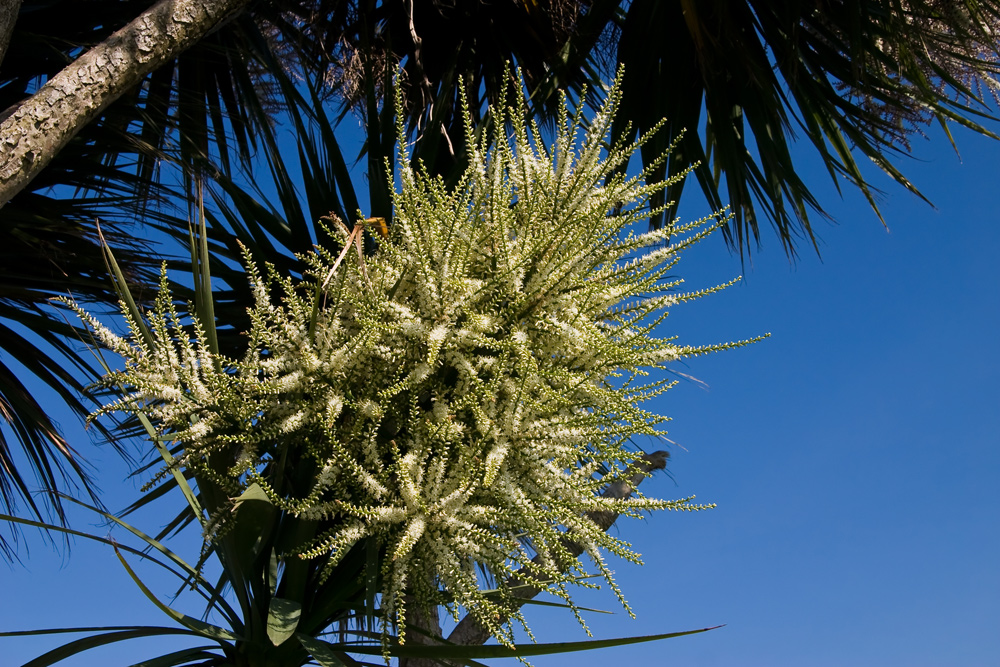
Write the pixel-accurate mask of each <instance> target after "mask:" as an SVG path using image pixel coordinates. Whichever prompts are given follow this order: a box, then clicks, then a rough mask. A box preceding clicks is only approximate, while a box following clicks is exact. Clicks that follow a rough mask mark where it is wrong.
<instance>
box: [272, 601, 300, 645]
mask: <svg viewBox="0 0 1000 667" xmlns="http://www.w3.org/2000/svg"><path fill="white" fill-rule="evenodd" d="M301 615H302V604H301V603H299V602H296V601H295V600H286V599H284V598H271V604H270V606H269V607H268V610H267V636H268V638H269V639H270V640H271V643H272V644H274V645H275V646H281V645H282V644H283V643H285V641H286V640H287V639H288V638H289V637H291V636H292V635H294V634H295V628H297V627H298V625H299V617H300V616H301Z"/></svg>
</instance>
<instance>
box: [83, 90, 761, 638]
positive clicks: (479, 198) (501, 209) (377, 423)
mask: <svg viewBox="0 0 1000 667" xmlns="http://www.w3.org/2000/svg"><path fill="white" fill-rule="evenodd" d="M616 102H617V95H616V93H615V92H614V90H612V92H611V93H610V94H609V99H608V101H607V103H606V104H605V105H604V107H603V109H601V110H600V112H599V113H598V114H597V115H596V117H595V118H593V119H592V120H591V121H590V122H589V123H584V121H583V113H582V109H577V110H576V113H575V114H574V115H571V113H570V112H569V111H567V112H566V113H565V114H564V117H563V118H562V121H561V122H560V124H559V126H558V128H557V132H556V134H557V136H556V139H555V142H554V143H553V144H552V145H551V146H548V147H545V146H544V144H543V142H542V139H541V134H540V132H539V130H538V128H536V127H534V126H533V125H531V124H530V123H528V122H526V121H525V120H524V118H525V115H524V109H523V102H521V103H517V104H515V105H514V107H513V108H511V109H508V111H507V112H506V113H505V114H504V113H502V112H501V111H500V110H495V111H494V113H495V117H496V118H497V119H498V120H500V119H503V120H504V121H505V123H498V126H499V127H507V128H509V129H510V130H511V135H510V136H509V137H505V136H503V135H502V134H498V135H497V136H495V137H494V138H493V141H492V142H491V143H490V144H489V145H487V144H486V143H480V144H474V145H472V147H471V148H470V149H469V150H470V152H469V161H470V166H469V168H468V170H467V171H466V173H465V175H464V177H463V178H462V180H461V181H460V182H459V184H458V185H457V186H455V187H446V186H445V184H444V183H443V182H442V181H441V180H440V179H437V178H434V177H431V176H428V175H427V174H425V173H422V172H420V171H419V170H411V169H408V168H405V167H402V166H401V167H400V171H401V174H400V176H399V178H398V184H397V193H396V194H395V200H394V217H393V222H392V225H391V228H390V230H389V235H388V238H386V239H380V240H379V247H378V248H377V250H376V251H375V252H374V253H373V254H371V255H370V256H368V257H367V258H363V257H353V256H352V255H348V256H347V261H343V262H342V263H340V265H339V266H337V267H336V270H335V271H334V270H333V269H332V267H334V266H335V265H336V264H337V258H336V257H335V256H334V255H333V254H332V253H329V252H327V251H324V250H322V249H318V250H317V251H316V253H315V254H313V255H311V256H308V257H303V258H302V259H303V261H304V262H305V263H306V266H308V269H307V271H306V277H305V279H303V280H301V281H294V280H292V279H291V278H289V277H287V276H279V275H276V274H275V272H274V271H273V270H268V271H266V272H265V274H264V275H261V274H259V273H257V272H255V271H254V270H253V269H250V270H248V273H249V275H250V279H251V280H252V284H253V287H254V293H255V295H256V302H255V304H254V305H253V307H252V308H251V310H250V314H251V320H252V327H251V329H250V331H249V332H248V337H249V352H248V353H247V355H246V356H245V357H244V358H243V359H241V360H236V359H229V358H225V357H223V356H221V355H217V354H212V353H210V352H209V349H210V346H209V345H208V342H207V341H206V335H205V333H204V332H203V330H202V326H201V325H200V324H199V323H198V322H195V326H194V327H193V331H194V334H193V335H192V334H191V331H192V328H191V327H188V328H185V327H184V326H183V322H182V317H181V316H180V315H178V313H177V311H176V310H175V308H174V306H173V304H172V302H171V297H170V295H169V293H168V292H167V290H166V289H165V288H164V289H162V290H161V294H160V297H159V299H158V301H157V303H156V308H155V309H154V312H152V313H151V314H150V316H149V320H150V322H151V326H150V330H151V332H152V334H153V336H152V339H153V341H154V342H153V344H152V345H150V344H147V343H146V342H144V341H143V337H142V336H141V335H140V334H139V331H138V330H139V328H140V327H139V323H137V322H134V321H133V322H132V323H131V325H132V335H131V337H128V338H120V337H117V336H115V335H114V334H112V333H111V332H109V331H108V330H106V329H105V328H103V327H102V326H101V325H100V324H99V323H97V322H96V321H93V320H92V318H90V323H91V325H92V326H93V327H94V328H95V329H96V330H97V331H98V334H99V336H100V338H101V340H102V341H103V342H104V343H105V344H106V345H108V346H109V347H110V348H111V349H112V350H114V351H115V352H117V353H118V354H120V355H121V356H122V357H124V359H125V363H126V366H125V369H124V370H122V371H120V372H117V373H114V374H112V375H110V376H109V378H108V381H109V382H110V383H112V384H114V385H117V386H121V387H124V388H125V389H124V390H123V391H124V395H123V397H122V398H121V399H120V400H119V401H118V402H117V403H114V404H112V405H110V406H107V407H105V409H104V412H108V411H112V410H126V411H141V412H143V413H144V414H146V415H147V416H148V417H149V418H150V419H151V421H152V422H153V423H154V424H155V425H156V427H157V428H158V429H159V431H160V437H161V438H162V439H163V440H168V441H173V442H176V443H179V445H180V448H179V456H178V457H177V458H176V459H175V460H174V461H173V462H172V463H171V466H174V467H177V468H183V469H187V470H189V471H191V472H192V474H193V475H194V478H195V479H197V480H199V483H209V482H210V483H212V484H216V485H218V486H220V487H221V488H222V489H223V490H224V491H225V492H226V495H228V496H230V497H236V496H239V495H240V493H241V492H243V491H244V490H246V489H247V488H249V487H250V486H251V485H253V484H256V485H258V486H259V487H260V489H261V490H263V492H264V493H265V494H266V495H267V497H268V499H269V500H270V502H271V503H272V504H273V505H274V506H276V507H278V508H280V509H281V510H282V511H284V512H287V513H289V514H290V515H293V516H296V517H300V518H306V519H310V520H313V521H315V522H317V524H318V525H319V526H321V527H322V530H320V531H319V532H318V533H317V534H316V536H315V537H314V539H312V540H310V541H309V542H307V543H305V544H299V545H295V546H294V548H293V549H292V551H291V552H289V553H286V554H285V555H286V556H287V557H294V556H297V557H301V558H309V559H319V562H320V563H322V565H323V568H324V570H325V571H326V572H329V571H330V570H331V568H333V567H334V566H335V565H336V564H337V563H338V561H340V560H341V559H342V558H343V557H344V556H345V555H346V554H347V553H348V552H349V551H350V550H351V548H352V546H354V545H356V544H357V543H358V542H359V541H361V540H365V539H370V538H374V539H375V540H377V544H378V545H379V548H380V551H379V553H381V554H384V556H383V562H382V567H381V572H382V579H381V580H382V581H383V589H382V597H381V599H382V611H383V613H384V614H385V618H386V620H390V621H393V622H395V623H398V624H399V626H400V627H402V625H403V620H404V616H405V608H404V601H405V600H409V599H413V600H416V601H418V602H419V603H420V604H435V605H436V604H443V605H446V606H448V607H450V608H451V609H452V610H453V612H454V611H455V610H456V609H457V608H458V607H459V606H461V607H464V608H466V609H467V610H468V611H469V612H470V613H471V614H473V615H474V617H475V618H476V619H477V620H478V621H479V622H480V623H482V624H483V625H484V626H485V627H486V628H488V629H489V630H490V631H491V632H492V633H494V635H496V636H497V637H498V639H499V640H500V641H501V642H504V643H509V642H510V641H511V635H510V627H509V625H508V624H507V623H506V621H507V619H508V618H511V617H515V618H518V614H517V608H518V607H517V603H516V599H515V592H514V591H512V590H511V589H510V585H509V584H508V583H507V582H508V581H511V580H512V579H511V578H512V577H513V575H514V573H515V572H516V573H517V576H516V581H518V582H520V584H521V585H530V586H534V587H537V588H541V589H544V590H547V591H549V592H551V593H553V594H555V595H557V596H559V597H561V598H563V599H564V600H566V601H567V602H570V596H569V593H568V585H569V584H571V583H580V582H581V579H582V575H583V574H585V572H584V569H583V565H582V564H581V563H580V562H579V560H578V558H577V557H576V556H575V554H576V553H580V552H581V550H582V552H583V553H586V554H587V556H588V557H589V559H590V560H591V561H592V562H593V563H594V564H595V566H596V568H597V569H598V570H599V571H600V573H601V574H602V575H603V577H604V578H605V579H606V580H607V582H608V583H609V585H610V586H611V587H612V589H613V590H614V591H615V592H616V594H617V595H618V597H619V599H621V601H622V603H623V604H624V603H625V602H624V598H622V596H621V593H620V592H618V589H617V587H616V586H615V584H614V582H613V580H612V577H611V572H610V571H609V569H608V567H607V565H606V564H605V554H607V553H611V554H614V555H616V556H619V557H621V558H624V559H627V560H630V561H636V562H638V554H636V553H635V552H634V551H633V550H632V549H631V548H630V546H629V545H628V544H627V543H626V542H624V541H623V540H621V539H618V538H616V537H613V536H611V535H609V534H608V533H607V532H606V531H605V530H604V529H603V528H602V527H601V525H600V523H599V522H598V521H597V520H596V518H595V517H597V516H598V515H600V514H601V513H614V514H623V515H627V516H637V515H639V514H640V513H641V512H643V511H646V510H654V509H674V510H692V509H700V508H701V507H702V506H698V505H694V504H691V503H690V499H682V500H676V501H665V500H655V499H651V498H646V497H644V496H643V495H641V494H639V493H635V494H633V495H631V496H630V497H628V498H614V497H609V496H607V495H604V494H603V493H602V492H603V491H604V490H606V489H607V488H608V487H609V485H612V484H614V483H616V482H620V481H623V480H628V479H630V478H631V477H632V476H634V475H635V474H636V471H637V469H638V465H637V462H638V461H639V460H640V458H641V456H642V452H641V451H638V450H637V448H636V447H634V446H633V445H631V444H630V443H631V442H633V439H634V438H636V436H651V437H657V436H659V435H661V434H662V433H663V431H662V429H661V425H662V423H663V422H664V421H665V418H664V417H662V416H660V415H657V414H654V413H652V412H649V411H647V410H645V409H643V408H642V407H640V406H641V405H642V404H643V403H644V402H647V401H649V400H651V399H653V398H656V397H657V396H660V395H661V394H662V393H663V392H664V391H666V390H667V389H669V388H670V387H671V386H672V383H671V381H670V379H669V377H668V376H666V374H665V373H660V374H659V375H661V376H663V377H657V376H653V375H651V374H650V371H654V370H656V369H663V368H664V367H665V366H666V365H667V364H668V363H669V362H671V361H674V360H677V359H680V358H682V357H686V356H691V355H696V354H699V353H702V352H708V351H714V350H720V349H725V348H731V347H736V346H739V345H742V344H744V343H745V342H746V341H743V342H735V343H728V344H722V345H715V346H704V347H691V346H683V345H679V344H678V343H676V342H675V340H674V339H672V338H664V337H660V336H658V335H656V327H658V325H660V323H661V322H662V320H663V318H664V317H665V315H666V308H667V307H668V306H670V305H672V304H675V303H678V302H680V301H684V300H687V299H692V298H696V297H698V296H700V295H701V294H704V293H707V292H710V291H712V290H706V291H704V292H696V293H690V294H681V293H678V292H677V291H676V287H677V282H671V281H669V280H668V279H667V276H668V273H669V272H670V271H671V269H672V268H673V267H674V265H675V262H676V261H677V257H678V253H679V251H680V250H681V249H683V248H684V247H685V246H687V245H689V244H690V243H692V242H694V241H697V240H698V239H700V238H702V237H704V236H705V235H706V234H708V233H709V232H710V231H711V230H712V229H714V228H715V227H717V226H718V225H719V224H721V222H722V219H721V217H720V216H711V217H710V218H706V219H705V220H702V221H699V222H697V223H693V224H690V225H686V226H672V227H670V228H667V229H663V230H659V231H653V232H647V233H635V232H634V231H632V230H634V229H635V228H637V227H638V225H639V224H641V223H642V222H643V221H644V220H646V219H647V218H648V216H649V215H650V211H649V210H648V207H646V208H644V206H645V204H646V202H647V201H648V197H649V195H650V194H651V193H652V192H654V191H655V189H656V188H660V187H664V185H663V184H659V185H655V186H649V185H646V184H644V182H643V180H642V179H640V178H635V179H626V178H624V177H623V176H621V175H619V173H618V169H619V167H621V166H622V165H623V164H625V163H626V161H627V159H628V157H629V155H630V154H631V153H632V152H633V151H634V150H635V148H636V147H635V146H616V147H612V148H611V149H610V150H607V147H606V146H605V143H604V138H605V136H606V134H607V131H608V126H609V122H610V118H611V116H612V115H613V112H614V107H615V104H616ZM470 136H471V135H470ZM398 164H399V165H407V164H408V158H407V155H406V154H405V152H404V153H402V154H401V155H400V157H399V161H398ZM331 222H332V223H333V224H332V226H331V228H332V230H333V232H334V233H342V234H343V235H345V238H344V239H342V240H343V241H345V242H346V241H347V238H346V231H345V230H344V228H343V226H342V225H341V224H340V223H339V221H336V220H331ZM248 265H249V262H248ZM220 460H222V461H225V462H226V466H227V468H224V471H225V472H224V474H222V473H220V472H219V471H220V467H219V461H220ZM168 472H169V471H168V470H164V471H163V472H162V473H161V475H163V474H167V473H168ZM487 588H490V589H492V590H490V591H487V590H486V589H487ZM570 604H572V603H571V602H570ZM626 608H627V606H626ZM456 613H457V612H456Z"/></svg>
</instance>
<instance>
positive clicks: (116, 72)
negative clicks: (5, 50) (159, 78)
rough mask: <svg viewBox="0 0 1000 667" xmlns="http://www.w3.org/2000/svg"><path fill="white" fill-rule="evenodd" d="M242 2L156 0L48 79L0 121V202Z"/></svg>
mask: <svg viewBox="0 0 1000 667" xmlns="http://www.w3.org/2000/svg"><path fill="white" fill-rule="evenodd" d="M249 2H250V0H160V2H158V3H156V4H155V5H154V6H153V7H151V8H149V9H148V10H147V11H145V12H143V13H142V14H140V15H139V16H138V17H137V18H136V19H135V20H134V21H132V22H131V23H129V24H128V25H127V26H125V27H124V28H122V29H121V30H119V31H118V32H116V33H114V34H113V35H111V37H109V38H108V39H106V40H105V41H104V42H102V43H100V44H98V45H97V46H95V47H94V48H92V49H91V50H89V51H87V52H86V53H84V54H83V55H81V56H80V57H79V58H77V59H76V60H75V61H73V62H72V63H71V64H70V65H68V66H67V67H66V68H65V69H64V70H63V71H61V72H60V73H59V74H57V75H56V76H55V77H53V78H52V79H50V80H49V81H48V82H47V83H46V84H45V85H44V86H42V87H41V88H40V89H39V90H38V91H37V92H36V93H35V94H34V95H32V96H31V97H30V98H28V99H27V100H25V101H24V102H22V103H21V104H20V105H19V106H18V107H17V108H16V109H15V110H14V111H13V113H10V115H9V116H8V117H6V118H5V119H4V120H3V123H2V124H0V206H3V205H4V204H6V203H7V202H8V201H10V200H11V199H12V198H13V197H14V196H15V195H16V194H17V193H18V192H20V191H21V190H23V189H24V187H25V186H26V185H28V183H30V182H31V180H32V179H33V178H34V177H35V176H37V175H38V173H39V172H40V171H41V170H42V169H44V168H45V166H46V165H48V164H49V162H51V161H52V158H53V157H54V156H55V155H56V154H57V153H58V152H59V151H60V150H61V149H62V148H63V147H64V146H65V145H66V144H67V143H69V141H70V140H71V139H72V138H73V137H74V136H76V134H77V132H79V131H80V129H81V128H82V127H83V126H85V125H86V124H87V123H89V122H90V121H92V120H93V119H94V118H96V117H97V116H98V115H100V113H101V112H102V111H104V109H106V108H107V107H108V105H110V104H111V103H112V102H114V101H115V100H117V99H118V98H119V97H120V96H121V95H122V94H123V93H125V92H126V91H128V90H129V89H131V88H132V87H134V86H135V85H136V84H138V83H139V82H140V81H141V80H142V78H143V77H144V76H145V75H146V74H148V73H149V72H151V71H153V70H154V69H156V68H157V67H159V66H160V65H162V64H163V63H165V62H167V61H168V60H170V59H171V58H173V57H175V56H177V54H179V53H181V52H182V51H184V50H185V49H187V48H189V47H190V46H192V45H193V44H195V43H196V42H197V41H198V40H200V39H201V38H202V37H204V36H205V35H206V34H208V33H209V32H210V31H211V30H212V29H213V28H214V27H216V26H217V25H218V24H219V23H220V22H221V21H223V20H225V19H226V18H227V17H229V16H230V15H232V14H233V13H234V12H236V11H238V10H240V9H242V8H243V7H244V6H245V5H247V4H248V3H249ZM9 4H10V3H7V5H9ZM16 4H19V3H16ZM15 18H16V14H15V15H14V16H13V17H9V19H10V21H13V20H14V19H15ZM0 19H2V16H0ZM0 27H3V26H2V21H0ZM0 55H2V52H0Z"/></svg>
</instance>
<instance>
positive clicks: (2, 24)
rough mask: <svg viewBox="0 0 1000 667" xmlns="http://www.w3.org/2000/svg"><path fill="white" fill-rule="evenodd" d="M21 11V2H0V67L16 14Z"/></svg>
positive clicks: (15, 20) (10, 0)
mask: <svg viewBox="0 0 1000 667" xmlns="http://www.w3.org/2000/svg"><path fill="white" fill-rule="evenodd" d="M20 10H21V0H0V65H2V64H3V57H4V56H5V55H7V47H8V46H10V36H11V34H12V33H13V32H14V24H15V23H16V22H17V13H18V12H19V11H20Z"/></svg>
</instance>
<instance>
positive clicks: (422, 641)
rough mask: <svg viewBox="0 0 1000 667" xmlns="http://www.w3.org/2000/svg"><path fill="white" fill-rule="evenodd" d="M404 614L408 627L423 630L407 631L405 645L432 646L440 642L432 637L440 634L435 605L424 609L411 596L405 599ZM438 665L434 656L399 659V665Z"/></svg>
mask: <svg viewBox="0 0 1000 667" xmlns="http://www.w3.org/2000/svg"><path fill="white" fill-rule="evenodd" d="M406 616H407V625H408V626H409V627H411V628H420V629H421V630H423V632H417V631H415V630H409V631H407V633H406V643H407V645H413V646H434V645H437V644H440V643H441V642H440V641H436V640H435V639H434V638H435V637H440V636H441V616H440V615H439V613H438V608H437V607H433V608H431V609H425V608H423V607H422V606H421V605H420V604H418V603H417V601H416V600H413V599H412V598H411V599H410V600H408V601H407V605H406ZM439 665H441V661H440V660H437V659H435V658H400V659H399V667H439Z"/></svg>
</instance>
